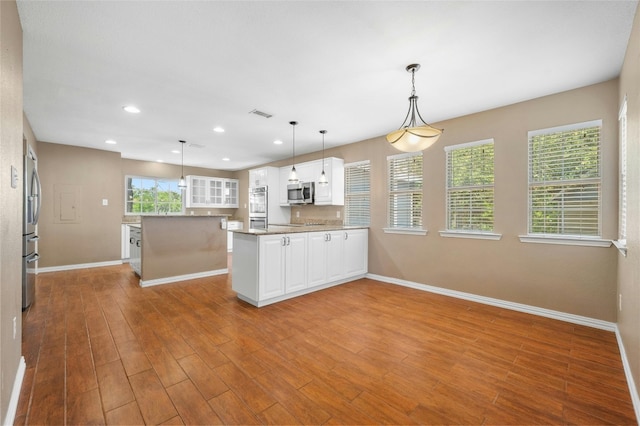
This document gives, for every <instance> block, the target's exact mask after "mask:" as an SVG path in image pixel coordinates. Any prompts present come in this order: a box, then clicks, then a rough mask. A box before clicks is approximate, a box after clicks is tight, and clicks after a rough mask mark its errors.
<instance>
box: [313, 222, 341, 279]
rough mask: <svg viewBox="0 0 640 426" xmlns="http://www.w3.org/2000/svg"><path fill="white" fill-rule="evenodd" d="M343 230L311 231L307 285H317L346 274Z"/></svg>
mask: <svg viewBox="0 0 640 426" xmlns="http://www.w3.org/2000/svg"><path fill="white" fill-rule="evenodd" d="M342 234H343V233H342V231H330V232H309V236H308V238H307V247H308V252H309V262H308V268H307V269H308V273H307V286H308V287H315V286H319V285H322V284H325V283H328V282H331V281H336V280H339V279H341V278H342V277H343V276H344V267H343V250H344V246H343V240H342Z"/></svg>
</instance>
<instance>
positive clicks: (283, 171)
mask: <svg viewBox="0 0 640 426" xmlns="http://www.w3.org/2000/svg"><path fill="white" fill-rule="evenodd" d="M289 173H291V167H289V168H287V167H281V168H280V184H279V185H278V188H279V197H278V198H279V200H280V205H281V206H288V205H289V200H288V199H287V196H288V192H287V185H289Z"/></svg>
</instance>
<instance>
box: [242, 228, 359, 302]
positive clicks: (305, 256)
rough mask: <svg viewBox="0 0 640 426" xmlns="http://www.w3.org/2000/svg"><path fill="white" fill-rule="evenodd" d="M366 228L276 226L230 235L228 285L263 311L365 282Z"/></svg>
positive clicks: (246, 300)
mask: <svg viewBox="0 0 640 426" xmlns="http://www.w3.org/2000/svg"><path fill="white" fill-rule="evenodd" d="M368 234H369V230H368V227H366V226H342V225H306V226H305V225H277V226H269V227H268V228H267V229H249V230H246V231H242V230H237V231H233V263H232V267H233V273H232V274H231V286H232V288H233V290H234V291H235V292H236V293H237V294H238V298H239V299H240V300H243V301H245V302H248V303H250V304H252V305H254V306H257V307H261V306H266V305H269V304H272V303H276V302H280V301H282V300H286V299H290V298H293V297H298V296H302V295H304V294H307V293H311V292H315V291H318V290H322V289H325V288H328V287H331V286H335V285H339V284H343V283H346V282H349V281H353V280H356V279H359V278H363V277H364V276H365V275H366V274H367V271H368V252H369V246H368V241H369V240H368V238H369V237H368Z"/></svg>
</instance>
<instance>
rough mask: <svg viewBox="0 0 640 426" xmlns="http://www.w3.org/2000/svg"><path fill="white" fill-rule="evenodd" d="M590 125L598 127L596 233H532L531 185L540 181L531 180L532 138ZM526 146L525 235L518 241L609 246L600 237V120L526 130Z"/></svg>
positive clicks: (607, 242)
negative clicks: (598, 154)
mask: <svg viewBox="0 0 640 426" xmlns="http://www.w3.org/2000/svg"><path fill="white" fill-rule="evenodd" d="M590 127H600V129H601V131H600V141H599V143H600V145H599V149H600V161H599V165H598V167H599V169H598V178H597V180H594V182H597V183H598V185H599V200H598V235H594V236H590V235H570V234H545V233H532V232H531V225H532V223H531V215H532V212H531V209H532V206H531V203H532V200H531V188H532V186H533V185H537V184H540V182H531V161H532V159H531V154H530V150H531V141H532V138H533V137H535V136H539V135H544V134H551V133H559V132H570V131H575V130H580V129H585V128H590ZM527 146H528V149H527V151H528V157H529V159H528V164H527V169H528V173H527V174H528V181H529V182H528V193H529V195H528V197H527V206H528V208H527V215H528V218H527V224H528V225H527V232H528V234H527V235H520V236H519V238H520V241H521V242H525V243H543V244H564V245H579V246H592V247H610V246H611V243H612V242H611V240H606V239H602V237H601V235H602V234H601V233H602V199H603V197H602V161H601V159H602V120H592V121H586V122H582V123H575V124H569V125H565V126H558V127H551V128H546V129H540V130H534V131H529V132H528V138H527ZM574 181H576V180H566V181H563V182H566V183H572V182H574Z"/></svg>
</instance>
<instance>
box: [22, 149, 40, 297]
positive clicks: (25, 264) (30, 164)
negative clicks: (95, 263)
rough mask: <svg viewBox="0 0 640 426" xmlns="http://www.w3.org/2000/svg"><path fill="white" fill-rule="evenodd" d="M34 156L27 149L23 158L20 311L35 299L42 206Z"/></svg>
mask: <svg viewBox="0 0 640 426" xmlns="http://www.w3.org/2000/svg"><path fill="white" fill-rule="evenodd" d="M36 160H37V159H36V156H35V154H34V153H33V151H32V150H31V148H28V151H27V154H26V155H25V157H24V197H23V198H24V219H23V221H22V309H23V310H24V309H27V308H28V307H29V306H30V305H31V304H32V303H33V301H34V300H35V297H36V268H37V260H38V257H39V256H38V253H37V252H36V249H37V244H36V243H37V241H38V235H36V225H37V224H38V217H39V216H40V207H41V205H42V198H41V194H42V186H41V185H40V177H39V176H38V169H37V167H36V164H37V163H36Z"/></svg>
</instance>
